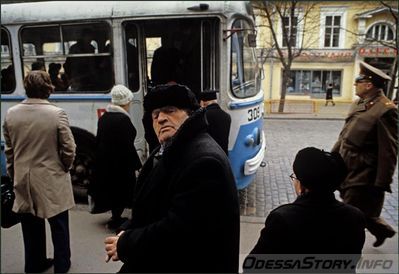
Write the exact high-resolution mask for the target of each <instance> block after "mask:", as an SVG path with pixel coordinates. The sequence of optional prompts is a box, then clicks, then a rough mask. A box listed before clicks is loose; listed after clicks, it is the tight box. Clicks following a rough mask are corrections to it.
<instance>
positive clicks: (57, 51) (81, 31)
mask: <svg viewBox="0 0 399 274" xmlns="http://www.w3.org/2000/svg"><path fill="white" fill-rule="evenodd" d="M21 40H22V41H21V42H22V45H21V47H22V52H23V56H22V63H23V73H24V75H26V74H27V73H28V72H29V71H31V70H38V69H40V70H45V71H47V72H48V73H49V74H50V77H51V80H52V82H53V85H54V86H55V93H99V92H101V93H104V92H106V91H109V89H110V88H111V87H112V86H113V85H114V73H113V59H112V50H111V28H110V26H109V25H108V24H106V23H90V24H63V25H51V26H48V25H46V26H35V27H24V28H23V29H22V30H21Z"/></svg>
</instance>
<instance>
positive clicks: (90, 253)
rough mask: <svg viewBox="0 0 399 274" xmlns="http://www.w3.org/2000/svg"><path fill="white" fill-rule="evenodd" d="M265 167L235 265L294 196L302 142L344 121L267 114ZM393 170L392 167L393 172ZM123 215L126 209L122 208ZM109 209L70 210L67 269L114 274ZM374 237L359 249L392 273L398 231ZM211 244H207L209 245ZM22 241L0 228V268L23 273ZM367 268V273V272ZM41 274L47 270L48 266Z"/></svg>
mask: <svg viewBox="0 0 399 274" xmlns="http://www.w3.org/2000/svg"><path fill="white" fill-rule="evenodd" d="M264 123H265V132H266V145H267V150H266V158H265V161H266V162H267V165H266V167H264V168H263V169H260V170H259V172H258V174H257V180H256V183H255V184H253V187H251V189H250V191H249V192H250V193H249V197H251V196H252V197H253V198H254V199H253V200H254V202H252V201H250V202H251V203H252V204H251V203H250V205H252V206H253V207H255V208H256V213H253V211H251V210H249V207H247V208H244V215H249V216H241V231H240V270H241V265H242V262H243V260H244V258H245V256H246V255H247V254H248V252H249V251H251V249H252V248H253V246H254V245H255V243H256V242H257V240H258V237H259V233H260V230H261V229H262V228H263V226H264V225H263V224H264V220H265V217H266V216H267V214H268V212H269V211H270V210H271V209H272V208H275V207H277V206H278V205H280V204H283V203H288V202H291V201H293V200H294V199H295V194H294V190H293V188H292V186H291V181H290V179H289V177H288V176H289V174H290V173H291V172H292V167H291V166H292V162H293V159H294V156H295V153H296V152H297V151H298V150H299V149H301V148H303V147H306V146H315V147H319V148H323V149H326V150H329V149H330V148H331V147H332V145H333V143H334V142H335V140H336V138H337V136H338V133H339V131H340V129H341V127H342V125H343V120H295V119H288V120H287V119H266V120H264ZM396 172H397V171H396ZM397 177H398V176H397V174H396V175H395V181H394V183H393V191H394V192H393V193H392V194H388V195H387V197H386V201H385V207H384V210H383V216H384V217H385V218H386V219H387V221H388V222H389V223H391V224H393V225H394V226H395V229H396V230H397V226H398V216H397V214H398V180H397ZM124 215H125V216H129V211H128V210H125V212H124ZM109 218H110V213H109V212H107V213H103V214H98V215H92V214H90V213H88V209H87V205H82V204H80V205H77V206H76V207H75V208H74V209H72V210H71V211H70V231H71V249H72V266H71V269H70V271H69V272H70V273H115V272H117V271H118V270H119V268H120V266H121V263H120V262H110V263H105V260H104V259H105V252H104V244H103V241H104V238H105V237H106V236H109V235H111V234H112V232H111V231H109V230H108V229H106V228H105V223H106V222H107V220H108V219H109ZM46 227H47V254H48V256H49V257H52V256H53V250H52V244H51V238H50V236H51V234H50V231H49V227H48V225H46ZM373 242H374V237H373V236H372V235H370V233H368V232H367V233H366V243H365V246H364V248H363V254H366V255H367V254H368V255H369V256H376V257H375V258H377V259H392V257H393V260H394V262H395V267H393V268H390V269H388V270H387V271H385V273H397V265H398V260H397V253H398V236H397V234H396V235H395V237H393V238H392V239H388V240H387V241H386V243H385V244H384V245H383V246H382V247H381V248H373V247H372V243H373ZM210 248H212V247H210ZM23 254H24V253H23V242H22V233H21V226H20V225H19V224H18V225H16V226H14V227H12V228H10V229H1V260H0V261H1V270H0V272H1V273H22V272H23V264H24V258H23ZM372 272H373V271H368V272H366V273H372ZM46 273H52V268H50V269H49V270H48V271H47V272H46Z"/></svg>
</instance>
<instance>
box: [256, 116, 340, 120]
mask: <svg viewBox="0 0 399 274" xmlns="http://www.w3.org/2000/svg"><path fill="white" fill-rule="evenodd" d="M263 120H326V121H343V120H345V118H338V117H337V118H331V117H263Z"/></svg>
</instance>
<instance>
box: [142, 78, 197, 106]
mask: <svg viewBox="0 0 399 274" xmlns="http://www.w3.org/2000/svg"><path fill="white" fill-rule="evenodd" d="M165 106H174V107H177V108H179V109H188V110H192V111H195V110H197V109H198V108H199V107H200V106H199V104H198V101H197V99H196V98H195V95H194V93H193V92H192V91H191V90H190V89H189V88H188V87H187V86H184V85H178V84H168V85H159V86H156V87H154V88H153V89H152V90H151V91H150V92H148V93H147V95H146V96H145V97H144V110H145V111H148V112H152V111H153V110H154V109H157V108H161V107H165Z"/></svg>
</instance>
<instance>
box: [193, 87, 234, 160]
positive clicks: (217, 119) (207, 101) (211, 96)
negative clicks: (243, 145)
mask: <svg viewBox="0 0 399 274" xmlns="http://www.w3.org/2000/svg"><path fill="white" fill-rule="evenodd" d="M217 92H218V91H216V90H205V91H203V92H202V93H201V94H200V95H199V99H200V105H201V107H203V108H205V109H206V119H207V120H208V133H209V135H211V137H212V138H213V139H214V140H215V141H216V143H218V145H219V146H220V147H221V148H222V149H223V150H224V152H225V153H226V155H228V146H229V133H230V125H231V117H230V115H229V114H228V113H226V112H225V111H224V110H223V109H221V108H220V106H219V105H218V103H217V99H216V93H217Z"/></svg>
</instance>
